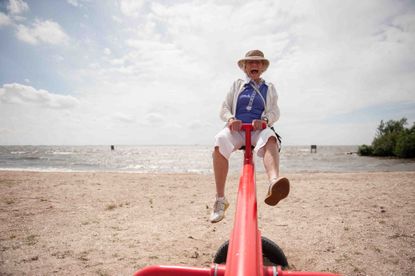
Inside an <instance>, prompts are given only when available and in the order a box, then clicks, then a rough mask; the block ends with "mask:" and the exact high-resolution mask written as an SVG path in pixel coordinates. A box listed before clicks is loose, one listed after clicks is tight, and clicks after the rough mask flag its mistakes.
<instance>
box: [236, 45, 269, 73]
mask: <svg viewBox="0 0 415 276" xmlns="http://www.w3.org/2000/svg"><path fill="white" fill-rule="evenodd" d="M247 60H261V61H262V62H263V63H264V72H265V71H266V70H267V68H268V66H269V60H268V59H266V58H265V57H264V53H263V52H261V51H260V50H251V51H249V52H248V53H246V55H245V57H244V58H242V59H240V60H238V66H239V68H241V70H242V71H244V72H245V61H247Z"/></svg>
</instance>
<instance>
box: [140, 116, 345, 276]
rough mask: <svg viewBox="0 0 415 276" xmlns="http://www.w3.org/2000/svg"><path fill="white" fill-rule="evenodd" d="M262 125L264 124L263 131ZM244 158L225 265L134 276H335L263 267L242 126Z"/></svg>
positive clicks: (148, 270) (248, 128)
mask: <svg viewBox="0 0 415 276" xmlns="http://www.w3.org/2000/svg"><path fill="white" fill-rule="evenodd" d="M265 127H266V126H265V125H264V126H263V128H265ZM242 130H244V131H245V137H246V140H245V155H244V165H243V169H242V175H241V177H240V179H239V189H238V199H237V204H236V213H235V222H234V227H233V230H232V233H231V236H230V240H229V247H228V254H227V260H226V265H216V264H212V266H211V267H210V268H197V267H185V266H161V265H160V266H148V267H145V268H143V269H141V270H139V271H137V272H136V273H135V274H134V275H135V276H156V275H157V276H159V275H162V276H339V275H337V274H332V273H321V272H294V271H283V270H282V269H281V267H280V266H278V267H272V266H263V262H262V242H261V232H260V231H259V229H258V216H257V200H256V185H255V167H254V162H253V157H252V149H251V131H252V125H251V124H243V125H242Z"/></svg>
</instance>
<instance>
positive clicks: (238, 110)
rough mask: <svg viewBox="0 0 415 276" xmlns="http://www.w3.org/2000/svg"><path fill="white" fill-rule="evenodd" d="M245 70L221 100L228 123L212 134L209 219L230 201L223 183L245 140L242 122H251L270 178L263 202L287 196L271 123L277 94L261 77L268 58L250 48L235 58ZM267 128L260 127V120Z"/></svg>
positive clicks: (219, 216)
mask: <svg viewBox="0 0 415 276" xmlns="http://www.w3.org/2000/svg"><path fill="white" fill-rule="evenodd" d="M238 66H239V68H241V69H242V70H243V71H244V72H245V74H246V78H245V80H242V79H238V80H236V81H235V82H234V83H233V85H232V87H231V89H230V91H229V93H228V94H227V95H226V98H225V100H224V102H223V104H222V108H221V111H220V117H221V119H222V120H223V121H225V122H226V123H227V127H225V128H224V129H222V130H221V131H220V132H219V133H218V134H217V135H216V136H215V148H214V151H213V154H212V155H213V170H214V173H215V182H216V200H215V204H214V206H213V211H212V214H211V216H210V221H211V222H212V223H214V222H219V221H221V220H222V219H223V218H224V216H225V210H226V209H227V208H228V206H229V203H228V201H227V199H226V198H225V183H226V177H227V174H228V168H229V157H230V155H231V153H232V152H234V151H235V150H238V149H239V148H241V147H242V146H244V144H245V134H244V132H243V131H241V125H242V123H251V124H252V125H253V128H254V131H253V132H252V144H253V145H254V146H255V149H254V151H255V152H256V153H257V155H258V156H259V157H262V158H263V161H264V167H265V170H266V172H267V175H268V179H269V189H268V194H267V196H266V198H265V203H266V204H268V205H271V206H274V205H276V204H278V202H279V201H280V200H281V199H283V198H285V197H287V196H288V193H289V191H290V183H289V181H288V179H287V178H285V177H279V148H280V141H279V139H278V138H277V135H276V133H275V132H274V131H273V129H271V128H270V127H271V126H272V125H273V124H274V123H275V122H276V121H277V120H278V119H279V116H280V111H279V107H278V104H277V101H278V95H277V91H276V89H275V87H274V85H273V84H272V83H269V82H266V81H264V80H263V79H262V78H261V75H262V73H263V72H265V71H266V70H267V68H268V66H269V61H268V60H267V59H266V58H265V57H264V54H263V53H262V52H261V51H259V50H252V51H249V52H248V53H247V54H246V55H245V57H244V58H242V59H240V60H239V61H238ZM264 122H265V123H266V124H267V126H268V127H267V128H265V129H262V125H263V123H264Z"/></svg>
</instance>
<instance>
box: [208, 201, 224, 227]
mask: <svg viewBox="0 0 415 276" xmlns="http://www.w3.org/2000/svg"><path fill="white" fill-rule="evenodd" d="M228 207H229V202H228V200H226V198H225V197H222V198H216V201H215V204H214V205H213V211H212V214H210V219H209V220H210V222H211V223H215V222H219V221H221V220H222V219H223V218H224V217H225V210H226V209H228Z"/></svg>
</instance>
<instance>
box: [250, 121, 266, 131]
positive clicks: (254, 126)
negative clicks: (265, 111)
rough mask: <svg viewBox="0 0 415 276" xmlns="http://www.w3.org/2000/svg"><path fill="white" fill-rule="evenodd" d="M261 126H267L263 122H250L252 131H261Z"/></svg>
mask: <svg viewBox="0 0 415 276" xmlns="http://www.w3.org/2000/svg"><path fill="white" fill-rule="evenodd" d="M263 124H265V125H266V124H267V122H265V121H264V120H253V121H252V127H253V128H254V130H262V125H263Z"/></svg>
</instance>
